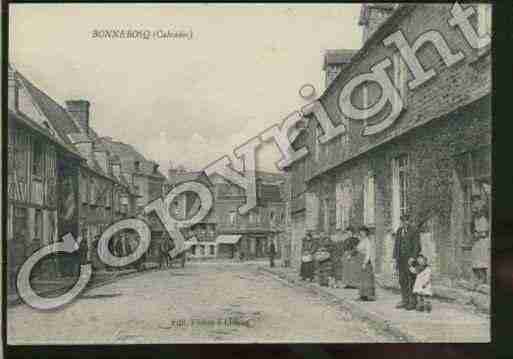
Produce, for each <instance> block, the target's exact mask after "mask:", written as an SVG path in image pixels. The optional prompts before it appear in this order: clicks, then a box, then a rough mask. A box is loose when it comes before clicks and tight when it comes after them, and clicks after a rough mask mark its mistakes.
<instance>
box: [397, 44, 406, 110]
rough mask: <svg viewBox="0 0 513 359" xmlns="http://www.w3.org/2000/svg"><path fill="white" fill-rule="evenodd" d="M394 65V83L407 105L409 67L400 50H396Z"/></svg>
mask: <svg viewBox="0 0 513 359" xmlns="http://www.w3.org/2000/svg"><path fill="white" fill-rule="evenodd" d="M393 66H394V85H395V87H396V88H397V90H398V92H399V96H401V99H402V100H403V104H404V106H405V107H406V104H407V96H408V85H407V81H406V79H407V72H408V68H407V66H406V63H405V62H404V61H403V59H402V57H401V55H400V54H399V53H398V52H396V53H395V54H394V56H393Z"/></svg>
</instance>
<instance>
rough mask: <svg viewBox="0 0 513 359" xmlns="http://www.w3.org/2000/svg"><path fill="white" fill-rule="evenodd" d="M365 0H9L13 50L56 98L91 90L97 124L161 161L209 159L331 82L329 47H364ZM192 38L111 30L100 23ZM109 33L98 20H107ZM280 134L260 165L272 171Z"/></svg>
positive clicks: (192, 164)
mask: <svg viewBox="0 0 513 359" xmlns="http://www.w3.org/2000/svg"><path fill="white" fill-rule="evenodd" d="M359 12H360V5H359V4H315V5H314V4H216V5H214V4H11V5H10V24H9V26H10V34H9V39H10V40H9V60H10V62H11V63H12V64H14V66H15V67H16V69H17V70H18V71H20V72H21V73H22V74H23V75H25V77H27V78H28V79H29V80H31V81H32V82H33V83H34V84H35V85H36V86H38V87H39V88H41V89H42V90H43V91H45V92H46V93H47V94H48V95H50V96H51V97H52V98H53V99H55V100H56V101H57V102H59V103H61V104H64V101H66V100H68V99H86V100H88V101H90V102H91V119H90V123H91V126H93V127H94V128H95V129H96V131H97V132H98V133H99V134H100V136H110V137H112V138H114V139H115V140H119V141H123V142H126V143H130V144H132V145H134V147H135V148H136V149H138V150H139V151H140V152H141V153H142V154H143V155H145V156H146V157H147V158H148V159H152V160H155V161H157V162H158V163H159V164H160V168H161V169H162V170H163V171H167V169H168V168H169V166H170V162H172V163H173V164H174V165H175V166H176V165H180V164H181V165H184V166H185V167H186V168H188V169H191V170H197V169H202V168H204V167H205V166H206V165H208V164H209V163H210V162H212V161H214V160H216V159H218V158H220V157H221V156H223V155H226V154H228V155H231V154H232V153H233V150H234V149H235V148H236V147H238V146H240V145H241V144H243V143H244V142H246V141H248V140H249V139H251V138H252V137H254V136H255V135H257V134H259V133H260V132H262V131H263V130H264V129H266V128H268V127H270V126H272V125H274V124H278V123H280V122H281V121H282V120H283V119H284V118H285V117H286V116H287V115H288V114H290V113H291V112H293V111H296V110H298V109H299V108H300V107H302V106H303V105H305V104H306V101H305V100H304V99H302V98H301V97H300V96H299V93H298V92H299V89H300V88H301V86H302V85H304V84H307V83H308V84H312V85H313V86H314V87H315V88H316V89H317V95H320V94H321V93H322V90H323V88H324V72H323V71H322V64H323V54H324V51H325V50H326V49H338V48H345V49H357V48H360V47H361V38H362V35H361V28H360V27H359V26H358V24H357V23H358V16H359ZM122 29H124V30H129V29H132V30H150V31H154V30H164V31H165V32H168V31H170V32H176V31H184V32H188V33H192V38H191V39H185V38H160V39H159V38H155V39H149V40H144V39H126V38H125V39H119V38H118V39H112V38H111V39H109V38H105V37H101V38H100V37H93V33H94V31H95V30H122ZM100 33H101V32H100ZM279 158H280V153H279V151H278V149H277V148H276V146H275V145H274V144H272V143H269V144H267V145H264V146H262V147H261V149H260V150H259V151H258V153H257V169H259V170H265V171H273V172H276V171H277V169H276V167H275V163H276V161H278V160H279Z"/></svg>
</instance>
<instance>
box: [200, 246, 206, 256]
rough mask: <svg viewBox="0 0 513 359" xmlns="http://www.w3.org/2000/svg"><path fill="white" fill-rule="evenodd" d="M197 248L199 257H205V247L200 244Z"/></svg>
mask: <svg viewBox="0 0 513 359" xmlns="http://www.w3.org/2000/svg"><path fill="white" fill-rule="evenodd" d="M199 248H200V256H204V255H205V246H204V245H203V244H200V246H199Z"/></svg>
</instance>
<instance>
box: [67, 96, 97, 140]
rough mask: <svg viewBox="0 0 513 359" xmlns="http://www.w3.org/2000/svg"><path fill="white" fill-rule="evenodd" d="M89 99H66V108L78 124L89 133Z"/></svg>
mask: <svg viewBox="0 0 513 359" xmlns="http://www.w3.org/2000/svg"><path fill="white" fill-rule="evenodd" d="M90 105H91V104H90V103H89V101H86V100H68V101H66V109H67V110H68V112H69V113H70V114H72V115H73V117H74V118H75V119H76V120H77V122H78V123H79V124H80V126H81V127H82V129H83V130H84V131H85V132H86V134H88V135H89V107H90Z"/></svg>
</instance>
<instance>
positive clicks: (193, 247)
mask: <svg viewBox="0 0 513 359" xmlns="http://www.w3.org/2000/svg"><path fill="white" fill-rule="evenodd" d="M191 254H192V255H193V256H195V255H196V245H195V244H194V245H193V246H192V247H191Z"/></svg>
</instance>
